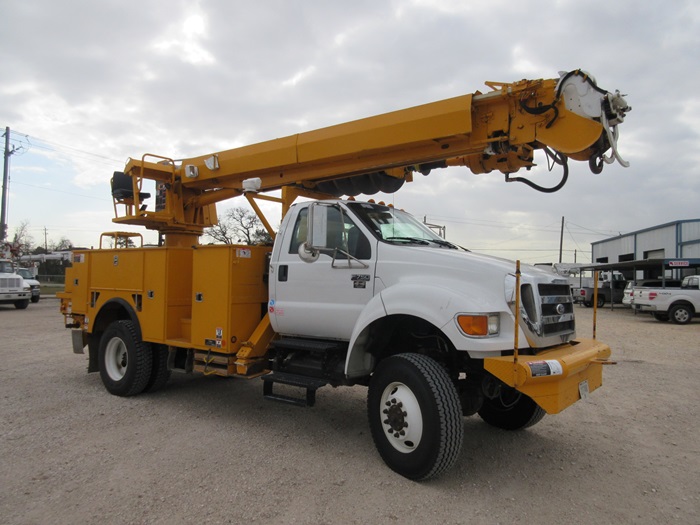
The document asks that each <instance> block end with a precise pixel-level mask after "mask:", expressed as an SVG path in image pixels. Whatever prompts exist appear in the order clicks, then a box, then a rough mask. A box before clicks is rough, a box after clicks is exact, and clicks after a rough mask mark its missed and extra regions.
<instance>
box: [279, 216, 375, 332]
mask: <svg viewBox="0 0 700 525" xmlns="http://www.w3.org/2000/svg"><path fill="white" fill-rule="evenodd" d="M299 206H300V209H299V210H298V211H297V213H296V215H293V216H292V217H291V218H290V222H289V224H287V226H286V229H285V230H284V232H283V238H282V242H281V244H280V245H279V250H275V251H276V254H275V256H276V257H275V256H273V263H272V268H271V272H272V274H271V278H272V279H271V280H272V282H273V286H271V287H270V302H269V305H268V306H269V313H270V320H271V323H272V326H273V328H274V329H275V331H276V332H278V333H280V334H284V335H293V336H301V337H318V338H326V339H339V340H349V339H350V336H351V334H352V330H353V328H354V326H355V322H356V321H357V318H358V317H359V315H360V313H361V312H362V310H363V308H364V306H365V305H366V304H367V303H368V302H369V300H370V299H371V298H372V296H373V295H374V270H375V266H376V264H375V263H376V253H377V246H376V242H377V241H376V240H374V237H371V236H370V235H368V234H367V232H366V231H365V230H364V228H363V227H361V225H360V222H359V220H357V219H356V218H355V217H353V216H352V215H351V214H350V212H349V211H348V210H347V209H346V208H345V207H343V206H342V205H341V204H339V203H335V204H332V205H330V204H329V205H325V206H326V208H325V210H324V217H323V221H324V224H323V228H321V230H322V231H323V232H324V235H325V242H324V246H325V249H323V250H321V251H319V253H318V258H317V259H316V260H314V261H313V262H305V260H303V259H302V258H301V257H300V256H299V249H300V246H301V245H302V244H303V243H304V242H306V240H307V228H308V223H307V217H308V209H309V203H306V204H303V205H299ZM317 226H318V224H317ZM370 239H372V241H370Z"/></svg>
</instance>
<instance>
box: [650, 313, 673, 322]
mask: <svg viewBox="0 0 700 525" xmlns="http://www.w3.org/2000/svg"><path fill="white" fill-rule="evenodd" d="M651 315H652V316H653V317H654V319H656V320H657V321H661V322H662V323H667V322H668V321H669V320H670V319H669V318H668V315H667V314H657V313H656V312H653V313H652V314H651Z"/></svg>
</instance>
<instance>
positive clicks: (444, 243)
mask: <svg viewBox="0 0 700 525" xmlns="http://www.w3.org/2000/svg"><path fill="white" fill-rule="evenodd" d="M430 242H434V243H435V244H439V245H440V246H445V247H446V248H451V249H453V250H458V249H460V248H462V247H461V246H457V245H456V244H452V243H451V242H450V241H445V240H443V239H430ZM462 249H463V250H464V248H462ZM467 251H468V250H467Z"/></svg>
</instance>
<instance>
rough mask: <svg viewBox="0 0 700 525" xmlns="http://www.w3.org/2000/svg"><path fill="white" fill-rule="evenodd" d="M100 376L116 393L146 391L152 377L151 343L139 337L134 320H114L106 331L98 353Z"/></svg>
mask: <svg viewBox="0 0 700 525" xmlns="http://www.w3.org/2000/svg"><path fill="white" fill-rule="evenodd" d="M98 361H99V368H100V377H101V378H102V382H103V383H104V385H105V388H106V389H107V391H108V392H109V393H110V394H114V395H115V396H123V397H127V396H135V395H136V394H140V393H141V392H143V390H144V388H146V386H147V385H148V382H149V379H150V378H151V367H152V361H153V353H152V351H151V345H150V344H149V343H145V342H144V341H141V339H140V338H139V337H138V332H137V330H136V325H135V324H134V323H133V322H132V321H114V322H113V323H112V324H110V325H109V326H108V327H107V329H106V330H105V331H104V334H102V338H101V339H100V348H99V352H98Z"/></svg>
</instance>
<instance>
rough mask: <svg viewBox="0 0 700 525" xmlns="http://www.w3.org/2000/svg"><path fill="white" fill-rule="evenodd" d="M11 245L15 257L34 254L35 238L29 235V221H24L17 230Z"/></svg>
mask: <svg viewBox="0 0 700 525" xmlns="http://www.w3.org/2000/svg"><path fill="white" fill-rule="evenodd" d="M10 245H11V250H12V255H13V256H14V257H20V256H22V255H25V254H28V253H31V252H32V246H33V245H34V238H33V237H32V236H31V234H30V233H29V221H27V220H24V221H22V222H20V223H19V226H17V227H16V228H15V233H14V236H13V237H12V242H11V243H10Z"/></svg>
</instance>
